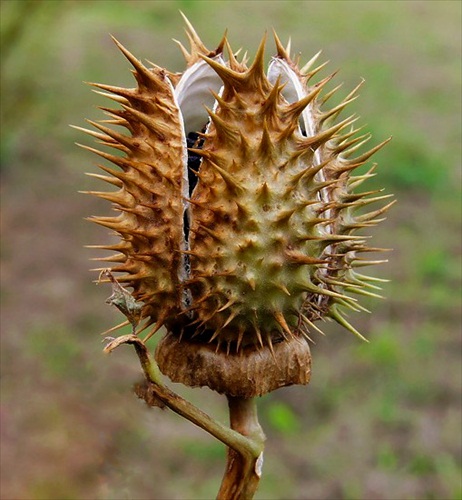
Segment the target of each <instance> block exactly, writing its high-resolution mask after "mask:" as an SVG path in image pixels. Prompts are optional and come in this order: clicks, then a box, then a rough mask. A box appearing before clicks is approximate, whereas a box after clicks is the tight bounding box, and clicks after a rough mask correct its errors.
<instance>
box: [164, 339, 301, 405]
mask: <svg viewBox="0 0 462 500" xmlns="http://www.w3.org/2000/svg"><path fill="white" fill-rule="evenodd" d="M155 359H156V361H157V363H158V365H159V368H160V370H161V372H162V373H163V374H164V375H166V376H167V377H169V378H170V380H172V382H179V383H182V384H184V385H187V386H189V387H202V386H207V387H210V389H212V390H214V391H216V392H218V393H220V394H226V395H227V396H232V397H240V398H252V397H254V396H262V395H263V394H266V393H268V392H271V391H274V390H275V389H279V388H280V387H285V386H288V385H294V384H301V385H304V384H308V382H309V381H310V376H311V354H310V348H309V346H308V344H307V342H306V341H305V339H304V338H302V337H298V336H297V337H295V336H294V337H292V338H290V339H287V340H283V341H282V342H279V343H275V344H274V345H273V352H271V349H270V348H269V346H265V347H258V348H256V347H253V346H248V347H245V348H241V350H240V351H239V352H238V353H226V351H221V350H216V346H215V345H213V344H208V343H202V342H194V341H192V340H185V339H181V340H179V338H178V336H176V335H175V334H174V333H168V334H166V335H165V336H164V338H163V339H162V340H161V341H160V342H159V344H158V346H157V349H156V352H155Z"/></svg>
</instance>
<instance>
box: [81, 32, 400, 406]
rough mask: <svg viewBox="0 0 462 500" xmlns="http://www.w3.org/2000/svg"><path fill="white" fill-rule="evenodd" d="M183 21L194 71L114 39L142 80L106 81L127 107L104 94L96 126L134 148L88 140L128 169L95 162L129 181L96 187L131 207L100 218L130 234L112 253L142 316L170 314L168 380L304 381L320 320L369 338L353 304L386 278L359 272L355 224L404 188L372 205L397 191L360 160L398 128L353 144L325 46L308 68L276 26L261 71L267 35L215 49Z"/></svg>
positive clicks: (258, 391)
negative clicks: (322, 57) (377, 187)
mask: <svg viewBox="0 0 462 500" xmlns="http://www.w3.org/2000/svg"><path fill="white" fill-rule="evenodd" d="M187 34H188V37H189V40H190V43H191V48H190V50H187V49H186V48H185V47H183V46H182V45H181V44H180V47H181V50H182V52H183V54H184V55H185V58H186V62H187V68H186V70H185V72H184V73H182V74H172V73H170V72H168V71H167V70H164V69H161V68H159V67H157V66H154V65H152V66H151V67H149V68H148V67H146V66H145V65H144V64H142V63H141V62H140V61H139V60H138V59H136V58H135V57H134V56H133V55H132V54H131V53H130V52H128V50H127V49H125V48H124V47H122V46H121V45H120V44H119V43H118V42H116V43H117V45H118V46H119V48H120V50H121V51H122V53H123V54H124V55H125V56H126V57H127V59H128V60H129V61H130V62H131V64H132V65H133V67H134V75H135V78H136V81H137V84H138V85H137V87H136V88H134V89H124V88H117V87H112V86H108V85H102V84H95V85H96V86H97V87H99V88H100V89H101V90H103V91H104V92H105V93H107V92H108V93H109V94H105V95H109V96H110V97H111V98H112V99H114V100H115V101H116V102H118V103H119V104H120V105H121V109H107V108H103V109H104V110H105V111H106V112H107V113H109V114H110V115H111V119H110V120H106V121H105V122H98V123H96V122H91V123H92V125H94V126H95V127H96V128H97V129H98V130H99V132H94V131H88V133H90V134H91V135H93V136H94V137H96V138H97V139H98V140H99V141H100V142H102V143H103V144H104V145H106V146H111V147H114V148H116V149H118V150H120V151H122V152H123V153H124V156H122V157H121V156H116V155H112V154H109V153H106V152H101V151H98V150H95V149H92V148H88V149H90V150H92V151H94V152H96V153H97V154H99V155H100V156H102V157H103V158H105V159H107V160H109V161H111V162H113V163H115V164H116V165H117V166H118V167H120V170H114V169H112V168H108V167H106V166H104V165H101V168H102V169H103V170H104V171H105V173H106V174H108V175H103V176H102V175H97V177H98V178H100V179H102V180H104V181H106V182H109V183H110V184H112V185H115V186H116V187H117V188H118V191H115V192H109V193H106V192H103V193H102V192H92V194H96V195H97V196H100V197H102V198H105V199H108V200H109V201H111V202H112V203H113V204H114V208H115V209H116V210H118V211H119V212H120V214H119V215H118V216H117V217H95V218H93V220H94V221H95V222H97V223H99V224H102V225H104V226H106V227H109V228H110V229H112V230H114V231H116V233H118V234H119V235H120V237H121V242H120V243H119V244H116V245H109V246H100V248H103V249H110V250H114V251H117V252H118V253H117V254H116V255H113V256H110V257H106V258H104V259H102V260H104V261H106V262H107V261H109V262H115V263H116V265H115V266H114V267H113V268H112V272H117V273H121V276H120V277H119V278H118V281H119V282H120V283H122V284H123V285H125V286H127V287H129V288H131V290H132V292H131V294H132V297H133V298H134V299H135V300H136V301H137V303H140V304H141V306H140V315H139V316H140V326H139V330H140V331H141V330H144V329H147V328H150V330H148V334H147V338H149V337H150V336H151V335H152V334H153V333H155V332H156V331H157V330H159V328H160V327H162V326H164V327H165V328H166V330H167V334H166V335H165V336H164V338H163V339H162V340H161V341H160V343H159V344H158V347H157V350H156V360H157V362H158V364H159V367H160V369H161V371H162V372H163V373H164V374H166V375H168V376H169V377H170V378H171V379H172V380H173V381H175V382H182V383H185V384H186V385H189V386H203V385H206V386H208V387H210V388H212V389H214V390H216V391H218V392H220V393H225V394H227V395H229V396H239V397H244V398H250V397H253V396H256V395H262V394H264V393H266V392H269V391H272V390H274V389H277V388H279V387H283V386H286V385H291V384H306V383H308V382H309V378H310V363H311V356H310V350H309V346H308V342H307V339H308V338H309V336H310V335H311V334H312V331H313V330H317V326H315V324H314V323H315V322H316V321H318V320H321V319H325V318H330V319H333V320H335V321H337V322H338V323H340V324H341V325H342V326H344V327H345V328H347V329H348V330H350V331H352V332H353V333H355V334H356V335H358V336H360V337H361V338H363V337H362V335H361V334H360V333H359V332H358V331H357V330H356V329H355V328H354V327H353V326H352V325H351V324H350V323H349V322H348V321H347V320H346V318H345V312H346V311H348V310H352V311H361V310H364V308H363V306H361V305H360V304H359V302H358V300H357V298H358V297H360V296H361V295H369V296H377V294H376V290H377V288H378V286H377V283H378V282H380V281H381V280H379V279H377V278H373V277H369V276H365V275H363V274H360V273H359V272H358V270H359V269H360V268H362V267H363V266H365V265H368V264H374V263H376V262H378V261H369V260H367V258H364V254H365V253H367V252H371V251H377V250H378V249H376V248H372V247H370V246H369V245H368V243H367V242H368V238H367V236H364V235H363V234H362V232H361V231H360V230H362V229H364V228H368V227H370V226H373V225H374V224H376V223H377V222H379V221H381V220H383V219H382V218H381V216H382V214H383V213H384V212H385V211H386V210H387V209H388V208H389V207H390V206H391V205H392V203H393V202H390V203H387V204H385V205H383V206H381V207H380V208H378V209H373V210H372V211H370V212H366V213H364V211H363V210H362V209H363V208H364V207H367V206H368V205H369V204H373V203H376V202H382V201H383V200H386V199H387V198H389V197H390V196H391V195H383V194H381V191H364V192H361V191H358V188H359V187H360V186H361V184H362V183H363V182H364V181H366V180H367V179H368V178H369V177H371V176H372V175H373V169H374V166H373V167H372V168H371V169H369V171H368V172H367V173H362V174H354V171H355V170H356V169H357V168H359V167H361V166H363V165H364V164H366V163H367V162H368V161H369V159H370V157H371V156H372V155H373V154H374V153H375V152H376V151H377V150H378V149H380V148H381V147H382V146H383V145H384V144H385V143H386V142H387V141H385V142H383V143H381V144H379V145H377V146H375V147H373V148H372V149H371V150H369V151H367V152H366V153H363V154H360V155H358V156H355V154H356V151H357V150H358V149H359V148H360V147H361V146H362V145H363V144H364V143H365V142H367V141H368V140H369V138H370V137H369V135H359V129H356V128H354V127H355V125H354V123H355V122H356V118H355V117H354V116H353V115H351V116H349V117H347V118H344V119H339V118H338V116H339V114H340V113H341V112H342V111H343V109H344V108H345V107H347V106H348V104H350V103H351V102H352V101H353V100H354V99H356V92H357V90H358V88H359V86H358V87H357V88H355V89H354V90H353V91H352V92H350V93H349V94H348V95H347V96H346V97H345V98H344V99H343V100H342V101H341V102H340V104H338V105H336V106H334V107H333V108H331V109H326V106H325V105H326V103H327V101H328V100H329V99H330V98H331V97H332V95H333V94H334V93H335V92H336V91H337V90H338V88H339V87H336V88H335V89H334V90H331V91H330V92H327V91H326V90H325V89H326V88H327V86H328V84H329V82H330V81H331V79H332V78H333V76H334V75H331V76H328V77H326V78H324V79H322V80H320V81H317V82H315V81H314V76H315V75H316V74H317V73H318V72H319V71H320V70H321V69H322V68H323V67H324V65H321V66H318V67H315V61H316V56H315V57H314V58H313V59H312V60H311V61H310V62H309V63H308V64H306V65H305V66H304V67H302V68H300V67H299V65H298V60H294V59H292V58H291V56H290V53H289V52H290V51H289V49H288V48H287V49H286V48H284V47H283V45H282V44H281V42H280V40H279V39H278V37H277V36H276V35H275V43H276V49H277V53H276V55H275V56H274V57H273V58H272V59H271V61H270V64H269V67H268V69H267V70H265V65H264V51H265V39H263V41H262V43H261V44H260V47H259V49H258V51H257V54H256V56H255V58H254V60H253V62H252V63H251V64H250V65H248V62H247V61H246V57H244V58H242V59H240V60H238V59H237V56H236V55H235V54H234V53H233V50H232V49H231V48H230V46H229V43H228V40H227V38H226V37H224V38H223V40H222V41H221V43H220V44H219V46H218V48H217V49H216V50H214V51H209V50H208V49H207V48H206V47H205V45H204V44H203V43H202V41H201V40H200V38H199V37H198V35H197V33H196V32H195V31H194V29H193V28H192V26H191V25H190V24H189V23H188V28H187ZM225 52H226V55H225ZM108 125H121V126H123V127H125V128H126V129H127V130H128V135H125V134H121V133H120V132H115V131H114V129H113V128H110V127H109V126H108ZM358 232H359V233H360V234H358Z"/></svg>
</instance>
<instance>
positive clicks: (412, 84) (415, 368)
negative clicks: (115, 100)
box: [0, 0, 462, 500]
mask: <svg viewBox="0 0 462 500" xmlns="http://www.w3.org/2000/svg"><path fill="white" fill-rule="evenodd" d="M179 9H181V10H183V11H184V12H185V13H186V15H187V16H188V17H189V18H190V20H191V21H192V23H193V24H194V26H195V27H196V29H197V31H198V32H199V34H200V35H201V37H202V38H203V40H204V42H205V43H206V45H207V46H209V47H210V48H213V47H214V46H215V45H216V44H217V43H218V41H219V40H220V38H221V36H222V34H223V32H224V30H225V29H226V28H229V38H230V41H231V44H232V46H233V47H234V48H236V49H237V48H238V47H241V46H242V47H244V48H246V49H248V50H249V54H251V55H253V54H254V53H255V50H256V48H257V46H258V42H259V41H260V38H261V36H262V34H263V32H264V31H265V30H269V29H271V28H272V27H274V28H275V29H276V30H277V32H278V34H279V36H280V37H281V39H282V40H283V41H286V40H287V39H288V38H289V36H291V37H292V47H293V48H294V50H296V51H301V52H302V59H303V60H308V59H309V58H310V57H311V56H312V55H313V54H314V53H316V52H317V51H318V50H320V49H322V50H323V57H324V58H325V59H329V60H330V61H331V63H330V65H329V67H328V69H326V70H324V71H323V73H322V75H321V76H326V75H327V74H328V72H329V71H332V70H335V69H338V68H340V69H341V72H340V74H339V76H337V78H336V81H335V83H334V84H333V86H334V85H335V84H337V83H339V82H340V81H344V82H345V86H344V88H345V92H347V90H348V89H351V88H352V87H353V86H354V85H355V84H356V83H357V82H358V81H359V79H360V78H361V77H364V78H365V79H366V85H365V86H364V87H363V89H362V90H361V97H360V99H359V100H357V101H356V102H355V103H354V105H352V108H354V111H357V112H358V113H359V114H360V115H361V116H362V117H363V121H364V122H366V123H367V124H368V129H369V130H371V131H372V132H373V134H374V139H375V141H376V142H377V143H378V142H380V141H382V140H383V139H385V138H386V137H388V136H389V135H393V141H392V142H391V144H389V145H388V146H387V147H386V148H385V149H384V150H382V151H381V152H380V153H379V154H378V155H377V160H378V161H379V166H380V168H379V175H378V176H377V177H376V178H374V180H372V181H371V182H370V186H371V188H374V187H377V186H382V185H384V186H386V188H387V191H388V192H393V193H395V195H396V197H397V198H398V200H399V203H398V205H396V206H395V207H394V208H393V209H392V210H391V212H390V213H389V216H388V220H387V221H386V222H385V223H383V224H382V225H381V226H380V227H379V228H378V229H379V230H378V231H376V232H375V235H374V240H373V241H374V243H375V244H376V246H385V247H392V248H393V249H394V252H392V253H390V254H389V255H387V256H388V257H389V260H390V262H389V264H386V265H383V266H381V267H380V268H377V269H374V270H373V271H372V272H374V273H375V274H376V275H377V276H380V277H387V278H391V279H392V282H391V283H390V284H387V285H386V287H385V291H384V293H385V295H386V296H387V297H388V298H387V300H385V301H375V302H371V303H367V301H366V305H367V306H368V307H369V308H371V309H372V311H373V314H372V315H356V317H353V318H351V320H352V321H353V322H354V324H355V325H357V326H358V327H359V328H360V330H361V331H362V332H363V333H365V334H366V335H367V337H368V338H369V339H370V341H371V343H370V344H362V343H360V342H359V341H358V340H357V339H356V338H354V337H353V336H351V335H350V334H348V333H345V332H344V331H342V330H341V329H340V328H339V327H337V326H335V325H331V324H327V325H326V327H325V331H326V333H327V335H326V337H321V336H319V335H317V334H315V341H316V345H314V346H313V348H312V351H313V378H312V382H311V384H310V385H309V386H307V387H292V388H287V389H284V390H279V391H276V392H274V393H272V394H271V395H268V396H265V397H263V398H262V399H261V401H260V403H259V406H260V415H261V422H262V425H263V427H264V429H265V432H266V434H267V437H268V441H267V448H266V459H265V466H264V475H263V479H262V482H261V486H260V489H259V492H258V494H257V498H259V499H268V500H269V499H284V500H285V499H300V500H301V499H387V500H388V499H408V498H413V499H414V498H415V499H456V498H461V496H462V487H461V399H460V389H461V365H460V354H461V338H460V282H461V265H460V254H461V238H460V222H461V221H460V218H461V192H460V183H461V174H460V133H461V97H460V84H461V82H460V78H461V62H460V56H461V27H460V21H461V3H460V2H456V1H414V2H411V1H408V2H400V1H395V2H388V1H371V2H366V1H358V2H356V1H338V2H332V1H321V2H316V1H313V2H306V1H254V2H252V1H248V2H242V1H225V0H224V1H192V0H190V1H187V0H183V1H168V2H164V1H142V2H140V1H127V0H120V1H91V0H87V1H64V0H63V1H27V0H22V1H2V3H1V41H2V52H1V65H2V67H1V79H2V88H1V114H2V115H1V116H2V129H1V176H2V184H1V202H2V232H3V234H2V257H1V258H2V261H1V262H2V273H1V280H2V296H1V299H2V318H1V319H2V338H1V340H2V350H1V356H2V392H1V395H2V403H1V410H0V417H1V423H2V425H1V433H2V434H1V445H2V456H1V458H2V477H1V479H2V484H1V498H4V499H5V500H13V499H21V500H23V499H24V500H26V499H117V500H118V499H208V498H213V497H214V496H215V494H216V492H217V489H218V485H219V483H220V479H221V475H222V472H223V467H224V449H223V447H222V445H221V444H220V443H218V442H215V441H214V439H213V438H211V437H210V436H208V435H207V434H205V433H204V432H203V431H201V430H199V429H196V428H195V427H194V426H193V425H191V424H190V423H188V422H186V421H184V420H182V419H180V418H179V417H177V416H176V415H174V414H173V413H172V412H169V411H161V410H152V409H148V408H147V407H146V406H145V405H144V404H143V403H142V402H141V401H139V400H137V399H136V397H135V396H134V395H133V393H132V392H131V389H132V385H133V383H135V382H136V381H137V380H138V377H139V367H138V364H137V359H136V357H135V355H134V353H133V352H131V350H130V349H129V348H121V349H120V350H118V351H117V352H116V353H114V354H113V355H112V356H104V355H103V353H102V352H101V349H102V344H101V339H100V337H99V336H98V334H99V332H101V331H103V330H105V329H107V328H109V327H111V326H112V325H113V324H115V323H116V321H121V317H120V315H119V313H118V312H116V311H115V310H112V309H111V308H110V307H109V306H107V305H106V304H105V299H106V297H107V296H108V295H109V294H110V290H109V289H108V288H106V287H103V286H100V287H96V286H94V285H93V284H92V279H94V278H95V276H94V274H92V273H90V272H89V271H88V269H89V267H91V263H89V261H88V258H90V257H94V256H95V254H94V253H92V251H90V250H86V249H84V248H83V245H84V244H87V243H102V242H104V241H105V238H106V236H105V235H106V233H105V231H104V230H102V229H101V228H98V227H96V226H93V225H91V224H89V223H86V222H84V221H83V218H84V217H85V216H88V215H92V214H101V215H102V214H109V212H110V208H109V205H108V204H106V203H104V202H99V201H98V200H94V199H90V198H89V197H85V196H84V195H80V194H78V193H77V191H78V190H84V189H94V188H95V187H96V188H100V186H99V185H98V183H97V181H93V180H92V179H89V178H87V177H85V176H84V175H83V174H84V172H85V171H92V172H95V171H96V167H95V166H94V164H95V163H96V159H95V158H93V157H91V155H90V154H89V153H87V152H85V151H82V150H79V149H78V148H77V147H75V146H74V142H75V141H80V142H85V143H87V144H88V143H89V142H90V141H89V140H88V139H87V138H86V137H83V136H82V134H79V133H78V132H77V131H75V130H74V129H71V128H70V127H69V126H68V124H70V123H72V124H75V125H80V126H85V123H84V118H85V117H86V118H90V119H99V118H101V117H102V114H101V111H99V110H97V109H96V106H97V105H103V106H106V105H107V104H108V102H107V100H105V99H104V98H103V97H101V96H98V95H96V94H94V93H92V92H91V90H90V88H89V87H87V86H85V85H84V84H83V83H82V81H84V80H85V81H97V82H103V83H110V84H114V85H128V86H132V77H131V74H130V71H129V65H128V63H127V61H126V60H124V58H123V57H122V56H121V54H119V53H118V51H117V50H116V48H115V46H114V45H113V43H112V41H111V40H110V37H109V33H111V34H113V35H114V36H116V37H117V38H118V39H119V40H120V41H121V42H122V43H123V44H125V45H126V46H127V47H128V48H129V49H130V50H131V51H132V52H133V53H134V54H135V55H137V56H138V57H139V58H141V59H145V58H147V59H150V60H152V61H154V62H156V63H157V64H159V65H165V66H166V67H168V68H169V69H171V70H175V71H181V70H182V67H183V66H182V65H183V60H182V56H181V54H180V52H179V50H178V48H177V47H176V44H175V43H173V42H172V41H171V38H177V39H180V40H182V41H183V42H184V43H185V38H186V37H185V36H184V32H183V22H182V19H181V17H180V15H179V13H178V10H179ZM268 45H269V48H268V58H269V56H270V54H271V52H272V51H273V49H274V45H273V44H272V42H270V43H269V44H268ZM106 241H107V240H106ZM176 389H178V390H179V391H180V392H181V393H182V394H183V395H186V396H187V397H188V398H189V399H191V400H192V401H193V402H195V403H196V404H198V405H200V406H201V407H202V408H204V409H205V410H207V411H209V412H210V413H212V414H214V415H215V416H217V417H218V418H220V419H221V420H223V421H226V405H225V401H224V400H223V398H222V397H220V396H218V395H216V394H214V393H212V392H210V391H208V390H206V389H203V390H202V389H195V390H190V389H184V388H178V387H176Z"/></svg>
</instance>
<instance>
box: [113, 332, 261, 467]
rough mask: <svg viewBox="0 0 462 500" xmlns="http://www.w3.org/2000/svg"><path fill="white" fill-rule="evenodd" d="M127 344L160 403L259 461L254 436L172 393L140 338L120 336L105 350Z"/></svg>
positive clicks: (257, 447) (257, 444)
mask: <svg viewBox="0 0 462 500" xmlns="http://www.w3.org/2000/svg"><path fill="white" fill-rule="evenodd" d="M123 344H132V345H133V346H134V347H135V351H136V354H137V355H138V358H139V360H140V363H141V367H142V369H143V372H144V376H145V378H146V381H147V383H148V385H149V389H150V390H151V391H152V393H153V394H154V396H155V397H156V398H157V399H158V400H159V401H161V402H162V403H163V404H165V405H166V406H168V407H169V408H170V409H171V410H173V411H174V412H175V413H177V414H178V415H181V416H182V417H184V418H186V419H187V420H189V421H191V422H192V423H193V424H195V425H197V426H198V427H200V428H201V429H204V430H205V431H207V432H208V433H210V434H211V435H212V436H214V437H215V438H217V439H218V440H220V441H221V442H222V443H224V444H225V445H226V446H228V447H229V448H231V449H232V450H234V451H235V452H236V453H238V454H239V455H245V456H254V457H256V458H257V457H258V456H259V455H260V453H261V449H260V448H261V447H260V444H259V443H258V442H255V441H254V440H253V439H252V434H248V437H247V435H246V434H245V433H241V432H240V431H239V429H236V430H233V429H232V428H231V429H230V428H229V427H227V426H226V425H223V424H221V423H220V422H217V421H216V420H214V419H213V418H212V417H210V416H209V415H207V414H206V413H204V412H203V411H202V410H200V409H199V408H197V407H196V406H194V405H193V404H191V403H190V402H189V401H186V400H185V399H183V398H182V397H181V396H179V395H178V394H176V393H175V392H173V391H172V390H170V389H169V388H168V387H167V386H166V385H165V384H164V383H163V381H162V378H161V373H160V370H159V367H158V366H157V363H156V362H155V361H154V360H152V359H151V357H150V355H149V352H148V350H147V348H146V346H145V345H144V343H143V342H142V341H141V340H140V339H139V338H138V337H137V336H136V335H133V334H131V335H123V336H121V337H118V338H117V339H115V340H113V341H112V342H110V343H109V344H108V345H107V346H106V347H105V349H104V351H105V352H107V353H109V352H112V351H113V350H114V349H116V348H117V347H119V346H120V345H123ZM231 425H232V424H231Z"/></svg>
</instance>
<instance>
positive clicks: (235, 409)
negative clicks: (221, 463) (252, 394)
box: [217, 396, 265, 500]
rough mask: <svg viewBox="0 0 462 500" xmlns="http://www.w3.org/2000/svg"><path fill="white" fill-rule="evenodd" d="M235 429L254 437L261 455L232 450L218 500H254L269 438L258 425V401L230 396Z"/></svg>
mask: <svg viewBox="0 0 462 500" xmlns="http://www.w3.org/2000/svg"><path fill="white" fill-rule="evenodd" d="M228 406H229V416H230V425H231V429H233V430H235V431H237V432H239V434H242V435H243V436H246V437H248V438H250V439H251V440H252V441H253V442H254V443H255V444H256V445H257V446H258V451H259V453H258V454H255V453H252V454H248V453H242V451H237V450H235V449H233V448H228V455H227V464H226V470H225V474H224V476H223V480H222V483H221V487H220V491H219V492H218V496H217V500H251V499H252V498H253V497H254V495H255V492H256V490H257V488H258V484H259V482H260V477H261V469H262V466H263V448H264V442H265V435H264V434H263V431H262V428H261V427H260V424H259V422H258V417H257V405H256V402H255V398H250V399H245V398H236V397H230V396H228Z"/></svg>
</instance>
